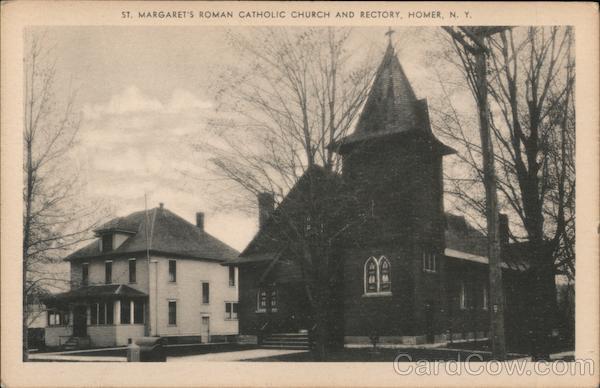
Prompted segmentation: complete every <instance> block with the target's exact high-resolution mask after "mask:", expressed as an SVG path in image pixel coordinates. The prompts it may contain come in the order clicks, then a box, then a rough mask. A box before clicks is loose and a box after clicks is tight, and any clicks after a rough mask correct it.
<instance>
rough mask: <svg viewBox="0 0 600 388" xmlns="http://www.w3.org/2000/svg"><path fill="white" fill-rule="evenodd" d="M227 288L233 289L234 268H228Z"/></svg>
mask: <svg viewBox="0 0 600 388" xmlns="http://www.w3.org/2000/svg"><path fill="white" fill-rule="evenodd" d="M229 287H235V267H233V266H231V265H230V266H229Z"/></svg>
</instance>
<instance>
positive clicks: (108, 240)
mask: <svg viewBox="0 0 600 388" xmlns="http://www.w3.org/2000/svg"><path fill="white" fill-rule="evenodd" d="M100 250H101V251H102V252H110V251H112V250H113V235H112V233H106V234H103V235H102V246H101V248H100Z"/></svg>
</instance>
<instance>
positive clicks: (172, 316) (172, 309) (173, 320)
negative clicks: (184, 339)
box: [169, 300, 177, 326]
mask: <svg viewBox="0 0 600 388" xmlns="http://www.w3.org/2000/svg"><path fill="white" fill-rule="evenodd" d="M169 325H173V326H174V325H177V302H176V301H174V300H171V301H169Z"/></svg>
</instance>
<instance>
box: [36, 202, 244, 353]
mask: <svg viewBox="0 0 600 388" xmlns="http://www.w3.org/2000/svg"><path fill="white" fill-rule="evenodd" d="M95 233H96V237H97V239H96V240H95V241H94V242H92V243H91V244H89V245H87V246H85V247H84V248H82V249H80V250H78V251H76V252H74V253H73V254H71V255H70V256H68V257H67V258H66V259H65V260H67V261H69V262H70V264H71V284H72V289H71V291H68V292H65V293H61V294H54V295H52V296H50V297H49V298H47V299H46V300H45V303H46V305H47V306H48V326H47V328H46V332H45V338H46V345H47V346H64V345H67V346H71V347H86V346H91V347H100V346H120V345H126V344H127V342H128V339H129V338H137V337H142V336H161V337H167V338H168V340H169V342H171V343H172V342H196V341H202V342H215V341H222V340H227V339H232V338H233V337H235V336H236V335H237V334H238V321H237V311H238V305H237V304H238V279H237V272H236V269H235V268H234V267H225V266H222V265H221V263H222V262H224V261H226V260H228V259H232V258H235V257H237V255H238V252H237V251H236V250H235V249H233V248H231V247H229V246H228V245H226V244H225V243H223V242H221V241H219V240H218V239H216V238H215V237H213V236H211V235H209V234H208V233H206V231H205V230H204V214H203V213H197V214H196V225H193V224H191V223H189V222H187V221H186V220H184V219H183V218H181V217H179V216H177V215H176V214H174V213H172V212H171V211H169V210H167V209H165V208H164V206H163V205H162V204H160V206H159V207H158V208H154V209H150V210H148V211H139V212H135V213H132V214H130V215H128V216H126V217H119V218H115V219H113V220H111V221H109V222H108V223H106V224H104V225H103V226H102V227H100V228H98V229H97V230H96V231H95Z"/></svg>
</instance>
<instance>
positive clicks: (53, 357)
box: [29, 353, 127, 362]
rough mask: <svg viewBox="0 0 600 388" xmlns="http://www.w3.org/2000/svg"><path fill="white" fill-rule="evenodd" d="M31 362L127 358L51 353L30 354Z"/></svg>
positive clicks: (117, 360) (116, 360) (125, 358)
mask: <svg viewBox="0 0 600 388" xmlns="http://www.w3.org/2000/svg"><path fill="white" fill-rule="evenodd" d="M29 360H31V361H47V362H52V361H77V362H127V357H110V356H77V355H65V354H53V353H41V354H30V355H29Z"/></svg>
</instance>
